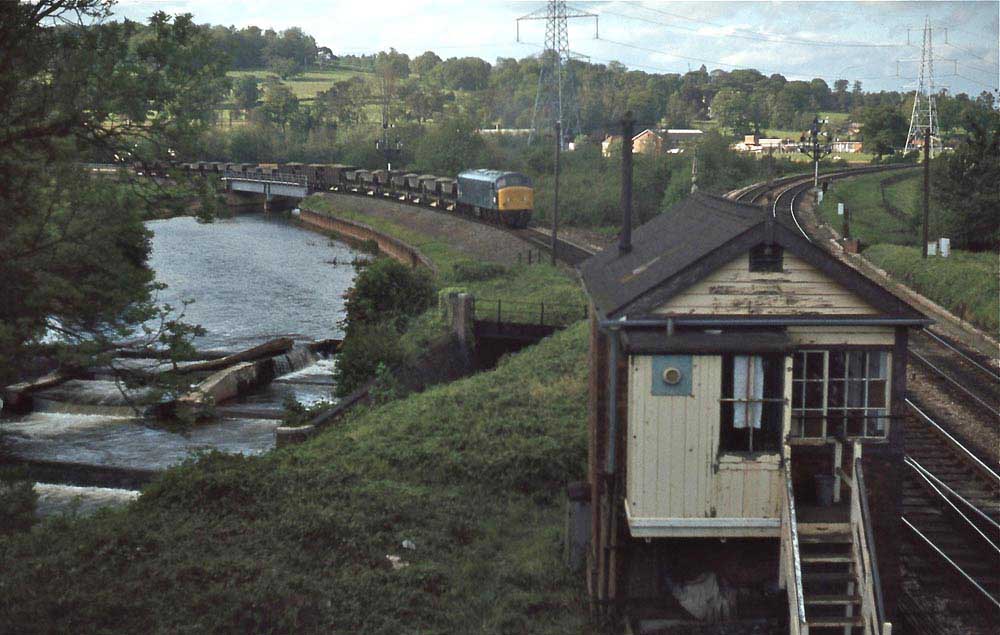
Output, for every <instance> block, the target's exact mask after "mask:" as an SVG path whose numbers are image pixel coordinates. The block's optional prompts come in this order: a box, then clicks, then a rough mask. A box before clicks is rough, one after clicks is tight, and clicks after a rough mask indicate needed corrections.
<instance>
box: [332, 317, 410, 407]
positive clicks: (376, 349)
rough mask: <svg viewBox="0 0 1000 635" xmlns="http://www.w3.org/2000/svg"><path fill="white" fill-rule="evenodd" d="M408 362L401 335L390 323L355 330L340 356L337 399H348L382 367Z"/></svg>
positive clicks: (361, 324)
mask: <svg viewBox="0 0 1000 635" xmlns="http://www.w3.org/2000/svg"><path fill="white" fill-rule="evenodd" d="M405 361H406V354H405V352H404V350H403V346H402V344H401V343H400V334H399V331H398V330H396V328H395V327H394V326H392V325H391V324H389V323H387V322H376V323H374V324H369V323H364V322H362V323H359V324H356V325H355V326H353V327H352V329H351V334H350V335H349V336H348V337H346V338H345V339H344V345H343V346H341V348H340V352H339V353H338V354H337V367H336V368H335V369H334V371H333V379H334V382H336V384H337V390H336V393H337V396H338V397H346V396H347V395H349V394H351V393H352V392H354V391H355V390H357V389H358V388H360V387H361V386H363V385H364V383H365V382H366V381H368V380H369V379H371V378H372V377H374V376H375V372H376V371H377V370H378V368H379V366H385V367H386V368H389V369H396V368H398V367H399V366H401V365H402V364H403V363H404V362H405Z"/></svg>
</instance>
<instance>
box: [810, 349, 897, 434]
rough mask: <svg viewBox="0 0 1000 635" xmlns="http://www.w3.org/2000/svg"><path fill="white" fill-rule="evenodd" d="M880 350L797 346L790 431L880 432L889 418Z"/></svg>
mask: <svg viewBox="0 0 1000 635" xmlns="http://www.w3.org/2000/svg"><path fill="white" fill-rule="evenodd" d="M888 360H889V356H888V354H887V353H886V352H885V351H800V352H798V353H796V354H795V361H794V363H793V365H792V435H793V436H797V437H805V438H825V437H838V438H845V437H884V436H885V435H886V429H887V422H888V420H889V368H888Z"/></svg>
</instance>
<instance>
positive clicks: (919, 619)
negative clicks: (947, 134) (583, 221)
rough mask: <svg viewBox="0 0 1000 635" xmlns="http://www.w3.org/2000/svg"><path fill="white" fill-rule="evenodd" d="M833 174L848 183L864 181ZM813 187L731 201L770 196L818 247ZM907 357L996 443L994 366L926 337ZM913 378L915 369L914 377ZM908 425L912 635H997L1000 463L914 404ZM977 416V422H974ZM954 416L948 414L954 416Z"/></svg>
mask: <svg viewBox="0 0 1000 635" xmlns="http://www.w3.org/2000/svg"><path fill="white" fill-rule="evenodd" d="M871 171H874V170H872V169H868V170H857V171H851V172H849V173H847V172H846V171H845V172H843V173H833V174H829V175H826V176H825V178H829V179H834V178H845V177H847V176H853V175H856V174H861V173H864V172H871ZM811 186H812V179H811V178H798V179H796V178H787V179H783V180H781V181H780V182H775V183H773V184H772V185H771V186H767V185H766V184H759V185H754V186H750V187H747V188H743V189H741V190H737V191H735V192H733V193H731V195H730V197H731V198H733V199H735V200H738V201H743V202H749V203H757V202H759V201H760V200H761V199H763V198H764V197H765V196H770V206H771V213H772V214H773V215H774V217H775V218H779V219H780V220H781V221H782V222H784V223H786V224H787V225H788V226H794V227H795V228H797V229H798V231H799V232H801V233H802V235H803V236H804V237H805V238H806V239H807V240H809V241H810V242H812V241H813V237H812V236H810V235H809V233H808V232H807V231H806V229H805V227H804V223H803V222H802V220H801V219H800V218H799V215H798V214H796V211H797V205H798V202H799V200H800V199H801V197H802V196H803V194H804V193H805V192H807V191H808V189H809V188H810V187H811ZM908 352H909V354H910V358H911V359H912V360H913V361H914V362H915V366H917V367H919V368H920V369H921V370H922V371H924V372H926V373H927V374H928V375H929V376H931V377H933V378H934V379H935V380H936V383H937V384H939V385H940V386H941V388H940V389H941V390H943V391H946V392H948V393H950V396H951V397H952V398H954V399H957V400H958V401H959V402H960V403H962V404H963V406H964V407H963V411H962V412H963V413H964V414H965V415H966V416H972V417H974V418H975V419H977V421H974V422H972V423H974V424H975V423H978V425H979V426H980V427H981V429H983V430H984V431H985V433H986V436H987V437H988V438H989V437H990V435H993V440H994V441H993V446H992V447H993V448H996V447H997V445H996V436H995V435H996V434H997V426H998V421H1000V410H998V405H1000V374H998V373H997V371H996V370H995V369H994V368H993V365H992V364H991V361H990V360H988V359H986V358H984V357H983V356H981V355H978V354H976V353H974V352H972V351H969V350H967V349H966V348H965V347H964V346H962V345H961V344H959V343H957V342H954V341H952V340H949V339H948V338H946V337H944V336H942V335H939V334H938V333H935V332H934V331H933V330H930V329H922V330H921V331H919V332H916V333H914V334H913V337H912V338H911V341H910V344H909V347H908ZM911 368H913V367H911ZM907 406H908V407H909V408H910V410H911V412H912V413H913V416H911V417H908V418H907V420H906V423H905V432H906V437H905V438H906V457H905V465H906V468H905V470H906V471H905V477H904V482H903V506H902V512H903V514H902V524H903V531H904V532H906V533H907V535H906V537H907V538H908V540H907V541H905V542H904V546H903V549H902V551H901V559H902V565H903V568H904V572H905V574H904V585H903V589H904V591H903V597H902V598H900V607H901V610H902V612H903V613H904V620H905V621H906V622H907V625H908V626H909V629H910V631H911V632H915V633H928V634H935V635H937V634H942V633H991V632H995V629H996V628H997V624H998V623H1000V476H998V469H997V466H996V457H995V456H984V455H983V454H982V452H976V451H975V450H973V449H970V448H969V447H967V445H966V444H963V442H962V441H960V440H959V439H958V438H956V436H955V435H953V434H952V433H951V432H949V431H948V427H949V426H948V425H947V424H946V423H943V422H941V421H938V420H936V418H937V417H938V414H937V413H935V412H930V410H929V408H926V407H922V406H921V404H918V403H917V402H915V401H914V400H912V399H907ZM969 413H971V415H970V414H969ZM945 414H946V415H947V413H945Z"/></svg>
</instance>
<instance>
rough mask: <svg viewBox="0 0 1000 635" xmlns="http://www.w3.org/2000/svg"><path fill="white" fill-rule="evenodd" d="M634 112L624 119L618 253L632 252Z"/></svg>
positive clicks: (627, 113)
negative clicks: (620, 227) (620, 221)
mask: <svg viewBox="0 0 1000 635" xmlns="http://www.w3.org/2000/svg"><path fill="white" fill-rule="evenodd" d="M634 123H635V121H634V120H633V119H632V111H631V110H629V111H626V112H625V117H624V118H622V198H621V206H622V233H621V237H620V238H619V240H618V253H619V254H620V255H623V256H624V255H625V254H627V253H628V252H630V251H632V132H633V130H632V126H633V124H634Z"/></svg>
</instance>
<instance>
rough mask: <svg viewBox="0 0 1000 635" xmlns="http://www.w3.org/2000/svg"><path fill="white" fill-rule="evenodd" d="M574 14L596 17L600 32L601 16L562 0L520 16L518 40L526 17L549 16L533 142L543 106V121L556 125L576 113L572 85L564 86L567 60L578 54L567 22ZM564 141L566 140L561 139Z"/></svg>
mask: <svg viewBox="0 0 1000 635" xmlns="http://www.w3.org/2000/svg"><path fill="white" fill-rule="evenodd" d="M573 18H593V19H594V32H595V34H596V33H597V28H598V26H597V19H598V18H597V15H596V14H593V13H587V12H586V11H581V10H580V9H576V8H574V7H571V6H568V5H567V4H566V3H565V2H562V1H559V0H549V1H548V2H546V3H545V8H543V9H538V10H536V11H532V12H531V13H529V14H527V15H524V16H521V17H520V18H518V19H517V41H518V42H520V41H521V21H522V20H545V51H544V52H543V53H542V55H541V58H540V61H541V64H540V66H541V68H540V70H539V73H538V89H537V91H536V92H535V106H534V108H533V109H532V111H531V132H530V133H529V134H528V143H529V144H530V143H531V141H532V139H533V138H534V135H535V134H536V133H537V132H538V125H539V109H541V111H542V113H543V114H542V121H543V122H544V123H543V125H545V124H551V125H555V122H557V121H562V120H563V115H564V114H565V112H566V111H567V110H568V111H570V114H573V115H574V116H575V115H576V104H575V102H574V100H573V99H572V88H571V87H569V88H568V90H565V91H564V88H563V83H564V76H565V69H564V68H563V62H564V60H566V59H569V58H570V57H571V56H573V55H574V54H573V53H572V52H571V51H570V50H569V29H568V26H567V22H568V20H570V19H573ZM549 64H551V67H549ZM546 114H547V116H546ZM546 127H547V126H546ZM576 127H577V129H579V120H577V126H576ZM561 143H562V140H560V144H561Z"/></svg>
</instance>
